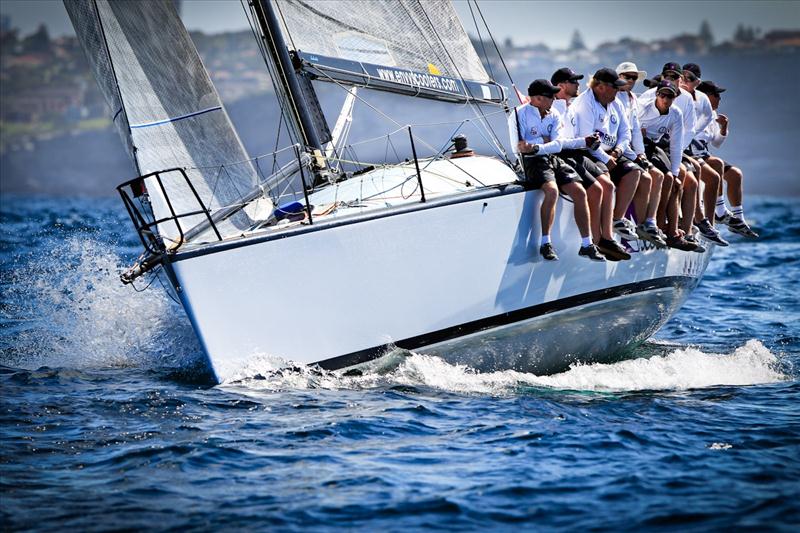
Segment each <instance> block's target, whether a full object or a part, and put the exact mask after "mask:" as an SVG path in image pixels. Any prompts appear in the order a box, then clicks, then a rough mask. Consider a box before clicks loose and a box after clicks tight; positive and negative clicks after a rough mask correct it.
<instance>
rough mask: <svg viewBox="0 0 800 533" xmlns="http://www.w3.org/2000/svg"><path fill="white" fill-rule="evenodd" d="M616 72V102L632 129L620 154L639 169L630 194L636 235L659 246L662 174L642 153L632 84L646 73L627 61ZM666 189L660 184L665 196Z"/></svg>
mask: <svg viewBox="0 0 800 533" xmlns="http://www.w3.org/2000/svg"><path fill="white" fill-rule="evenodd" d="M616 71H617V74H618V75H619V78H620V79H621V80H622V81H624V82H625V85H624V86H622V87H621V88H620V91H619V92H618V93H617V101H618V102H619V103H620V105H621V106H622V107H623V108H624V109H625V111H626V113H627V118H628V124H629V125H630V128H631V130H630V131H631V142H630V144H629V146H628V149H627V150H625V152H624V153H623V154H622V155H624V156H625V157H627V158H628V159H630V160H632V161H633V162H634V163H636V164H637V165H639V167H640V168H641V170H642V174H641V176H640V177H639V185H638V187H637V188H636V193H635V194H634V196H633V205H634V214H635V215H636V220H637V221H638V222H639V224H638V225H637V226H636V234H637V235H638V236H639V237H640V238H641V239H644V240H647V241H650V242H652V243H654V244H655V245H656V246H658V247H664V246H666V245H667V244H666V242H665V236H664V235H663V233H661V231H660V230H659V229H658V226H657V225H656V212H657V210H658V204H659V200H660V199H661V196H662V186H663V182H664V174H663V173H662V172H661V171H660V170H658V169H657V168H656V167H655V166H654V165H653V164H652V163H650V161H648V160H647V157H646V156H645V153H644V142H643V139H642V129H641V126H640V125H639V117H638V114H639V103H638V98H637V97H636V95H635V94H633V86H634V85H636V82H637V81H639V80H640V79H641V80H643V79H645V78H646V77H647V73H646V72H644V71H642V70H639V69H638V67H637V66H636V64H635V63H632V62H630V61H626V62H624V63H620V64H619V65H617V68H616ZM671 186H672V184H669V186H668V187H669V188H671ZM669 188H667V187H663V189H664V190H665V191H666V194H667V195H668V194H669Z"/></svg>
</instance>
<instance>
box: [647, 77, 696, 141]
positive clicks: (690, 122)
mask: <svg viewBox="0 0 800 533" xmlns="http://www.w3.org/2000/svg"><path fill="white" fill-rule="evenodd" d="M655 100H656V89H655V87H654V88H652V89H648V90H647V91H645V92H643V93H642V96H641V97H639V102H640V103H641V104H642V105H644V104H645V102H646V103H647V104H650V103H654V102H655ZM672 107H677V108H678V109H679V110H680V112H681V115H682V116H683V139H682V140H681V150H686V149H687V148H688V147H689V143H691V142H692V139H694V136H695V134H696V133H697V132H696V131H695V125H696V123H697V112H696V111H695V108H694V99H692V97H691V96H690V95H689V93H688V92H686V91H684V90H683V89H681V92H680V94H679V95H678V96H677V97H676V98H675V100H673V101H672Z"/></svg>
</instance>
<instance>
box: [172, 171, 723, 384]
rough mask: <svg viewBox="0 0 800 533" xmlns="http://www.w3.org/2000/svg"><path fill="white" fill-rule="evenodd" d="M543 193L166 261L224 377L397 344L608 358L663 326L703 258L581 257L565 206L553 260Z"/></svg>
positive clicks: (501, 364)
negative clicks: (255, 364)
mask: <svg viewBox="0 0 800 533" xmlns="http://www.w3.org/2000/svg"><path fill="white" fill-rule="evenodd" d="M540 202H541V198H540V193H538V192H537V191H523V190H522V189H521V187H519V186H514V185H510V186H508V187H506V189H505V190H503V189H502V188H496V189H495V188H490V189H484V190H482V191H476V192H474V193H467V194H461V195H454V196H453V197H449V198H448V197H441V198H439V199H438V200H433V201H430V202H428V203H427V204H417V203H415V204H409V205H407V206H406V207H404V208H403V209H405V211H404V212H397V211H388V210H387V211H383V212H375V213H373V214H371V215H370V214H368V213H367V214H364V215H362V216H361V217H355V218H354V217H351V218H350V219H347V218H340V219H337V218H333V219H331V220H330V221H329V222H315V224H314V225H312V226H302V227H299V228H297V229H295V230H288V231H286V232H282V233H280V234H274V235H270V236H266V237H265V236H263V235H262V236H253V237H250V238H247V239H243V240H241V241H236V242H233V243H220V244H218V245H213V246H208V247H205V248H203V249H201V250H198V251H194V252H191V251H189V252H183V253H179V254H177V255H176V256H174V257H173V260H172V261H171V265H168V267H169V268H171V269H172V271H173V272H174V275H175V280H176V281H177V285H178V286H179V287H180V290H179V291H178V294H179V296H180V299H181V301H182V303H183V305H184V308H185V309H186V312H187V314H188V315H189V317H190V319H191V321H192V324H193V325H194V328H195V331H196V332H197V335H198V337H199V339H200V341H201V343H202V345H203V348H204V349H205V351H206V353H207V355H208V358H209V361H210V364H211V367H212V368H213V371H214V373H215V376H216V377H217V379H218V380H220V381H224V380H225V379H227V378H230V377H231V376H233V375H235V374H236V373H237V371H240V370H241V369H242V368H244V367H245V366H246V365H247V364H248V362H249V361H250V360H251V359H252V358H254V357H259V356H265V355H268V356H278V357H281V358H284V359H286V360H290V361H294V362H298V363H304V364H311V363H320V364H321V366H323V367H326V368H343V367H347V366H351V365H354V364H358V363H360V362H364V361H367V360H370V359H373V358H376V357H378V356H379V355H381V354H382V353H385V351H386V349H387V347H389V346H392V345H397V346H399V347H401V348H407V349H414V350H419V351H421V352H424V353H431V354H437V355H440V356H442V357H444V358H445V359H447V360H449V361H452V362H459V363H466V364H468V365H470V366H472V367H474V368H477V369H479V370H490V369H495V368H497V369H500V368H514V369H517V370H521V371H535V372H553V371H557V370H560V369H563V368H565V367H566V366H568V365H569V364H570V363H571V362H574V361H603V360H607V359H608V358H611V357H614V356H617V355H618V354H619V353H620V352H621V351H622V350H624V349H625V348H626V347H628V346H630V345H632V344H636V343H639V342H641V341H643V340H645V339H646V338H647V337H648V336H650V335H651V334H652V333H654V332H655V331H656V330H657V329H658V328H659V327H660V326H661V325H663V324H664V322H666V321H667V320H668V319H669V318H670V316H672V314H674V312H675V311H676V310H677V309H678V308H679V307H680V305H681V304H682V303H683V301H684V300H685V299H686V297H687V296H688V294H689V292H691V289H692V288H694V286H695V285H696V284H697V282H698V281H699V279H700V277H701V276H702V274H703V272H704V271H705V268H706V266H707V264H708V260H709V258H710V255H711V253H710V251H709V252H706V253H703V254H697V253H690V252H682V251H677V250H671V249H670V250H655V249H647V250H642V251H639V252H634V253H632V255H633V258H632V259H631V260H630V261H623V262H618V263H613V262H607V263H596V262H591V261H589V260H588V259H585V258H580V257H578V255H577V251H578V247H579V244H580V239H579V236H578V234H577V230H576V228H575V223H574V220H573V213H572V204H571V203H570V202H568V201H565V200H563V199H562V200H559V204H558V211H557V217H556V224H555V227H554V229H553V232H552V235H553V239H554V244H555V246H556V248H557V250H558V252H559V255H560V260H559V261H557V262H545V261H543V260H542V259H541V257H540V256H539V254H538V237H539V234H540V231H539V205H540ZM641 244H642V243H631V245H632V246H633V247H637V246H638V245H641ZM712 248H713V247H712Z"/></svg>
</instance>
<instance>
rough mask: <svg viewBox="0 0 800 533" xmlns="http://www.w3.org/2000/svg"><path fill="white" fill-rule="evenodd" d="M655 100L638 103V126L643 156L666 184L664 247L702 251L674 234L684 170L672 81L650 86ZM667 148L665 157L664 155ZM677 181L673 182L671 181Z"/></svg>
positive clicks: (661, 215)
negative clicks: (654, 93) (665, 239)
mask: <svg viewBox="0 0 800 533" xmlns="http://www.w3.org/2000/svg"><path fill="white" fill-rule="evenodd" d="M654 88H655V90H656V99H655V100H647V101H644V102H640V107H639V123H640V124H641V126H642V132H643V134H644V150H645V156H646V157H647V158H648V160H650V162H652V163H653V164H654V165H655V166H656V168H658V169H659V170H660V171H661V172H662V173H663V174H664V176H665V178H664V183H666V184H668V185H667V187H666V189H665V190H662V193H663V194H662V195H661V200H660V202H659V209H658V215H657V219H658V223H659V225H660V226H661V228H662V229H664V231H665V232H666V234H667V246H669V247H671V248H677V249H679V250H684V251H693V252H699V251H705V250H704V249H703V248H702V247H698V246H697V245H695V244H694V243H690V242H688V241H686V240H685V239H684V238H683V236H682V235H681V234H680V232H679V231H678V221H679V216H678V212H679V211H678V209H679V202H680V201H681V197H682V189H681V183H682V181H683V177H684V174H685V172H686V171H685V168H682V167H681V143H680V139H682V138H683V117H682V116H681V112H680V110H679V109H678V108H677V107H675V106H674V105H672V103H673V101H674V100H675V98H676V97H677V96H678V92H679V89H678V87H677V85H675V83H674V82H672V81H670V80H666V79H664V80H662V81H660V82H658V83H657V84H655V85H654ZM664 148H667V149H669V156H668V155H667V154H666V152H664ZM676 177H677V178H679V179H675V178H676ZM685 200H686V204H685V206H684V209H689V210H690V212H691V210H693V209H694V197H690V196H686V197H685Z"/></svg>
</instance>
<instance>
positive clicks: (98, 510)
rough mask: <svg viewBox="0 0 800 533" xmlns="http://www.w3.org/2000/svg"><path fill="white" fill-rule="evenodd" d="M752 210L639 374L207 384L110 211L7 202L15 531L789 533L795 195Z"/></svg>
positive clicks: (436, 374)
mask: <svg viewBox="0 0 800 533" xmlns="http://www.w3.org/2000/svg"><path fill="white" fill-rule="evenodd" d="M748 216H749V218H750V219H751V220H752V222H754V224H755V226H756V227H757V228H758V229H759V230H760V231H761V233H762V238H761V239H760V240H758V241H755V242H752V241H743V240H742V239H740V238H737V237H732V238H731V241H732V244H731V246H730V247H728V248H724V249H719V250H718V251H717V253H716V254H715V256H714V258H713V260H712V263H711V266H710V268H709V270H708V272H707V274H706V276H705V278H704V279H703V281H702V283H701V285H700V286H699V288H698V289H697V290H696V291H695V293H694V294H693V295H692V297H691V298H690V300H689V301H688V302H687V304H686V305H685V306H684V308H683V309H682V310H681V311H680V312H679V314H678V315H677V316H676V317H674V318H673V319H672V320H671V321H670V322H669V323H668V324H667V325H666V326H665V327H664V328H663V329H662V330H661V331H660V332H659V333H658V334H657V335H656V337H655V338H654V339H653V340H652V341H650V342H648V343H646V344H645V345H643V346H642V347H640V348H639V355H641V356H642V357H641V358H638V359H633V360H628V361H623V362H619V363H616V364H612V365H583V366H576V367H573V368H571V369H570V370H569V371H567V372H564V373H562V374H557V375H552V376H535V375H531V374H521V373H516V372H496V373H491V374H476V373H474V372H472V371H471V370H470V369H468V368H464V367H456V366H451V365H448V364H445V363H444V362H442V361H441V360H439V359H437V358H434V357H431V356H428V355H425V354H424V353H408V352H406V353H397V354H396V355H395V357H394V358H393V359H392V361H391V364H388V365H384V366H383V367H381V368H375V369H373V370H372V371H369V372H366V373H365V374H363V375H359V376H345V375H341V374H337V373H330V372H322V371H318V370H312V369H294V370H278V367H279V365H278V364H277V363H276V361H270V360H264V361H261V362H259V363H257V364H255V365H254V366H253V367H252V368H250V369H247V371H243V373H242V375H241V376H240V377H239V379H236V380H233V381H231V382H228V383H224V384H221V385H218V386H215V387H210V386H208V384H207V383H206V382H205V379H206V371H205V370H204V368H203V365H202V358H201V356H200V353H199V347H198V344H197V341H196V339H195V338H194V334H193V332H192V330H191V327H190V325H189V323H188V321H187V319H186V318H185V316H184V315H183V313H182V311H181V310H180V308H179V307H178V306H177V305H176V304H175V303H173V302H172V301H171V300H170V299H169V298H168V296H167V295H166V293H165V291H164V290H163V289H162V288H161V287H159V285H158V282H157V281H156V282H154V283H153V285H151V286H150V287H149V288H148V289H147V290H146V291H144V292H143V293H139V292H136V291H134V290H133V289H131V288H130V287H124V286H122V285H121V284H120V283H119V282H118V279H117V277H118V273H119V272H120V270H121V269H122V268H123V267H126V266H128V265H129V264H130V263H132V261H133V259H134V258H135V257H136V255H138V251H139V244H138V241H137V239H136V237H135V235H134V233H133V231H132V229H130V225H129V222H128V219H127V215H126V214H125V213H124V211H123V209H122V207H121V205H120V204H119V202H118V201H116V200H115V199H107V200H97V199H93V200H81V199H74V200H66V199H54V198H19V197H16V198H15V197H5V198H3V199H2V203H1V205H0V352H1V355H0V524H1V526H0V527H2V529H3V530H21V529H31V530H42V531H44V530H62V529H65V528H66V529H71V530H107V529H148V530H164V529H181V530H183V529H190V530H210V529H214V530H229V529H245V528H246V529H260V530H264V529H275V530H281V531H283V530H303V531H306V530H314V531H316V530H323V531H324V530H330V529H338V528H348V529H359V530H367V531H376V530H383V531H408V530H412V531H413V530H423V529H424V530H454V529H455V530H470V531H478V530H480V531H483V530H487V529H491V530H512V529H519V528H521V527H522V528H525V529H527V530H558V529H569V530H584V529H604V530H642V529H644V530H660V529H670V530H679V531H699V530H708V529H723V528H748V529H753V530H757V531H762V530H785V531H797V526H798V524H800V381H799V380H798V375H799V373H800V369H798V365H800V303H799V302H798V299H799V297H798V294H800V289H798V285H799V284H800V200H798V199H797V198H789V199H777V198H753V199H751V200H750V201H749V203H748ZM143 287H144V286H143V285H142V286H140V288H143Z"/></svg>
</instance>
